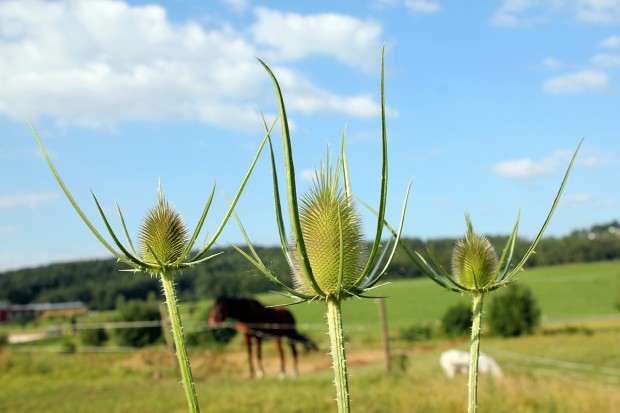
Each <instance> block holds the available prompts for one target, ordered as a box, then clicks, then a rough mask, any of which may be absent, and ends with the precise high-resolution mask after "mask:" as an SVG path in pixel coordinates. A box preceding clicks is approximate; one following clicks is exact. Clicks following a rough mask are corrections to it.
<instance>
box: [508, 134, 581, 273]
mask: <svg viewBox="0 0 620 413" xmlns="http://www.w3.org/2000/svg"><path fill="white" fill-rule="evenodd" d="M584 139H585V138H582V139H581V141H579V145H577V149H576V150H575V153H574V154H573V157H572V158H571V161H570V163H569V164H568V169H567V170H566V173H565V174H564V179H563V180H562V184H561V185H560V189H559V190H558V193H557V195H556V196H555V199H554V200H553V204H552V205H551V210H550V211H549V214H548V215H547V219H545V222H544V223H543V226H542V228H540V231H539V232H538V235H537V236H536V238H534V241H533V242H532V244H531V245H530V247H529V248H528V249H527V251H526V252H525V255H524V256H523V258H521V261H519V263H518V264H517V265H515V267H514V268H513V270H512V271H510V273H509V274H508V275H507V276H506V277H505V279H510V278H512V277H513V276H514V275H515V274H516V273H517V272H518V271H519V270H521V269H522V268H523V266H524V265H525V262H526V261H527V260H528V259H529V258H530V255H532V254H533V253H534V249H535V248H536V246H537V245H538V242H539V241H540V239H541V238H542V236H543V234H544V232H545V230H546V229H547V225H549V221H551V217H552V216H553V213H554V212H555V208H556V207H557V206H558V204H559V203H560V197H561V196H562V192H563V191H564V186H565V185H566V182H567V181H568V175H569V174H570V171H571V169H572V168H573V164H574V163H575V159H576V158H577V154H578V153H579V149H580V148H581V144H582V143H583V140H584Z"/></svg>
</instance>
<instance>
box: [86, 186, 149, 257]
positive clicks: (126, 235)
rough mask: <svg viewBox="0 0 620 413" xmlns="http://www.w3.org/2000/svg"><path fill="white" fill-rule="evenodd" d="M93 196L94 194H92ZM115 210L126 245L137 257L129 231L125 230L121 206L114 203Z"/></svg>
mask: <svg viewBox="0 0 620 413" xmlns="http://www.w3.org/2000/svg"><path fill="white" fill-rule="evenodd" d="M93 196H94V194H93ZM116 212H117V213H118V217H119V219H120V221H121V227H122V228H123V234H125V240H127V245H129V249H130V250H131V255H133V256H134V257H138V253H137V252H136V249H135V248H134V246H133V242H131V237H130V236H129V232H128V231H127V226H126V225H125V218H124V217H123V212H122V211H121V207H120V206H119V205H118V202H117V203H116Z"/></svg>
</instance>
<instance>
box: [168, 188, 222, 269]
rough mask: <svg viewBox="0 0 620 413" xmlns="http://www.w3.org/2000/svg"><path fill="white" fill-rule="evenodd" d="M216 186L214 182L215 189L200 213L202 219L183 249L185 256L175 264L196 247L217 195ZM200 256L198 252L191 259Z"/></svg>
mask: <svg viewBox="0 0 620 413" xmlns="http://www.w3.org/2000/svg"><path fill="white" fill-rule="evenodd" d="M215 188H216V184H215V183H214V184H213V189H211V193H210V194H209V198H208V199H207V203H206V204H205V207H204V208H203V210H202V214H201V215H200V219H199V220H198V224H197V225H196V229H195V230H194V233H193V234H192V237H191V238H190V239H189V242H188V243H187V247H186V248H185V251H183V258H179V260H177V262H176V263H175V264H177V265H178V264H180V263H181V262H182V261H183V260H184V259H185V258H186V257H187V256H189V254H190V253H191V252H192V248H193V247H194V244H195V243H196V239H197V238H198V235H199V234H200V231H201V230H202V226H203V225H204V222H205V219H206V218H207V214H208V213H209V209H211V203H212V202H213V196H214V195H215ZM205 241H206V239H205ZM204 246H205V243H204V242H203V244H202V245H201V249H200V250H202V248H204ZM205 250H206V249H205ZM199 257H200V254H199V253H197V254H196V256H195V257H193V258H192V259H191V260H190V261H195V260H197V259H199Z"/></svg>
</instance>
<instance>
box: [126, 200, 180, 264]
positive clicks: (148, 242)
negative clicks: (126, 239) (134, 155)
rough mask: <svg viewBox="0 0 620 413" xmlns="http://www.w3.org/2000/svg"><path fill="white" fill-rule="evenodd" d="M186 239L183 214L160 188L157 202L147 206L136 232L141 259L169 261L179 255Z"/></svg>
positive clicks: (172, 260) (169, 262)
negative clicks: (144, 215) (147, 208)
mask: <svg viewBox="0 0 620 413" xmlns="http://www.w3.org/2000/svg"><path fill="white" fill-rule="evenodd" d="M188 242H189V239H188V231H187V227H186V226H185V222H184V221H183V217H181V215H180V214H179V213H178V212H177V211H176V210H175V209H174V208H173V206H172V205H171V204H170V203H169V202H168V201H167V200H166V199H165V198H164V196H163V194H162V192H161V188H160V190H159V193H158V199H157V204H156V205H155V206H153V207H152V208H150V209H149V211H148V212H147V215H146V217H145V219H144V221H143V222H142V225H141V227H140V232H139V235H138V243H139V246H140V254H141V257H142V260H143V261H144V262H146V263H147V264H150V265H153V266H161V265H164V266H166V265H170V264H173V263H175V262H177V261H179V260H180V259H182V258H185V257H182V255H183V254H184V252H185V249H186V247H187V244H188Z"/></svg>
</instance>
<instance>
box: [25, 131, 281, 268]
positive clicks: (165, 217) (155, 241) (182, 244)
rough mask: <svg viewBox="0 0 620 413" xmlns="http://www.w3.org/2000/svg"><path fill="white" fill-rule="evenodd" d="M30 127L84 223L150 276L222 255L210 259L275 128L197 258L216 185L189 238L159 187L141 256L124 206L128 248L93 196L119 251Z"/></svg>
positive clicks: (143, 232) (107, 245) (116, 253)
mask: <svg viewBox="0 0 620 413" xmlns="http://www.w3.org/2000/svg"><path fill="white" fill-rule="evenodd" d="M274 123H275V122H274ZM28 125H29V126H30V128H31V130H32V132H33V134H34V136H35V138H36V140H37V143H38V144H39V147H40V148H41V151H42V152H43V155H44V157H45V159H46V161H47V164H48V165H49V167H50V169H51V171H52V173H53V174H54V177H55V178H56V181H57V182H58V184H59V185H60V188H61V189H62V191H63V192H64V194H65V195H66V197H67V199H68V200H69V202H70V203H71V205H72V206H73V208H74V209H75V211H76V212H77V213H78V215H79V216H80V218H82V221H84V223H85V224H86V226H87V227H88V229H89V230H90V231H91V232H92V233H93V235H94V236H95V237H96V238H97V239H98V240H99V242H100V243H101V244H102V245H103V246H104V247H105V248H106V249H107V250H108V251H110V252H111V253H112V254H113V255H114V256H115V257H116V258H117V259H118V260H119V261H121V262H123V263H125V264H127V265H128V266H130V267H131V269H130V270H129V271H142V272H148V273H161V272H174V271H177V270H181V269H183V268H187V267H191V266H194V265H197V264H199V263H201V262H204V261H206V260H209V259H211V258H213V257H214V256H216V255H219V254H215V255H211V256H206V254H207V252H208V250H209V249H210V248H211V246H213V244H214V243H215V241H216V240H217V238H218V237H219V235H220V233H221V232H222V230H223V229H224V226H225V225H226V222H227V221H228V219H229V218H230V216H231V215H232V213H233V211H234V208H235V205H236V204H237V201H238V200H239V198H240V197H241V193H242V192H243V189H244V188H245V185H246V183H247V181H248V179H249V177H250V175H251V173H252V170H253V169H254V166H255V165H256V162H257V160H258V157H259V155H260V153H261V151H262V149H263V147H264V145H265V143H266V142H267V140H268V137H269V132H270V131H271V128H273V125H272V126H271V128H269V129H268V130H267V133H266V135H265V138H264V139H263V141H262V143H261V145H260V147H259V149H258V152H257V153H256V156H255V157H254V159H253V161H252V164H251V165H250V168H249V170H248V172H247V174H246V175H245V177H244V179H243V181H242V183H241V186H240V187H239V190H238V191H237V194H236V196H235V198H234V200H233V201H232V202H231V204H230V207H229V209H228V211H227V213H226V214H225V216H224V218H223V219H222V222H221V223H220V225H219V227H218V228H217V230H216V231H215V233H214V235H213V236H212V237H211V239H210V240H207V239H205V241H204V243H203V244H202V245H201V247H200V248H199V249H198V252H197V253H196V254H195V255H194V256H192V257H190V253H191V251H192V248H193V247H194V244H195V243H196V240H197V238H198V236H199V234H200V232H201V230H202V226H203V224H204V221H205V219H206V217H207V214H208V212H209V209H210V207H211V202H212V201H213V195H214V194H215V185H214V186H213V189H212V191H211V193H210V195H209V198H208V200H207V202H206V204H205V206H204V209H203V211H202V214H201V216H200V219H199V220H198V223H197V224H196V227H195V229H194V232H193V233H192V236H191V237H188V234H189V232H188V230H187V227H186V226H185V223H184V222H183V219H182V217H181V215H180V214H179V213H178V212H176V211H175V210H174V209H173V208H172V206H171V205H170V203H169V202H168V201H167V200H166V199H165V198H164V196H163V193H162V191H161V185H159V186H158V203H157V205H156V206H154V207H153V208H151V209H150V210H149V212H148V213H147V216H146V218H145V220H144V222H143V224H142V227H141V228H140V234H139V247H140V253H138V252H137V251H136V250H135V249H134V246H133V243H132V242H131V238H130V236H129V234H128V232H127V227H126V226H125V220H124V218H123V214H122V212H121V209H120V207H119V206H118V205H117V206H116V208H117V212H118V215H119V219H120V224H121V227H122V230H123V233H124V235H125V238H126V241H127V246H124V245H123V244H122V243H121V242H120V240H119V237H118V236H117V235H116V233H115V232H114V230H113V229H112V226H111V225H110V222H109V221H108V218H107V216H106V215H105V213H104V212H103V208H102V207H101V205H100V204H99V201H98V200H97V197H96V196H95V194H92V196H93V199H94V202H95V205H96V206H97V210H98V211H99V214H100V216H101V219H102V221H103V223H104V225H105V227H106V229H107V230H108V233H109V235H110V237H111V238H112V241H113V244H114V245H115V246H116V248H115V247H114V246H112V244H111V243H109V242H108V241H107V240H106V239H105V238H104V237H103V236H102V235H101V234H100V233H99V231H98V230H97V229H96V228H95V226H94V225H93V224H92V223H91V222H90V220H89V219H88V217H87V216H86V214H84V212H83V211H82V209H81V208H80V207H79V205H78V204H77V202H76V201H75V199H74V198H73V196H72V195H71V193H70V192H69V189H68V188H67V187H66V185H65V183H64V181H63V180H62V178H61V177H60V174H59V173H58V171H57V170H56V167H55V166H54V164H53V163H52V160H51V158H50V157H49V155H48V153H47V151H46V150H45V147H44V146H43V142H41V139H40V138H39V135H38V134H37V132H36V130H35V129H34V127H33V126H32V124H31V123H30V121H28Z"/></svg>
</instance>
